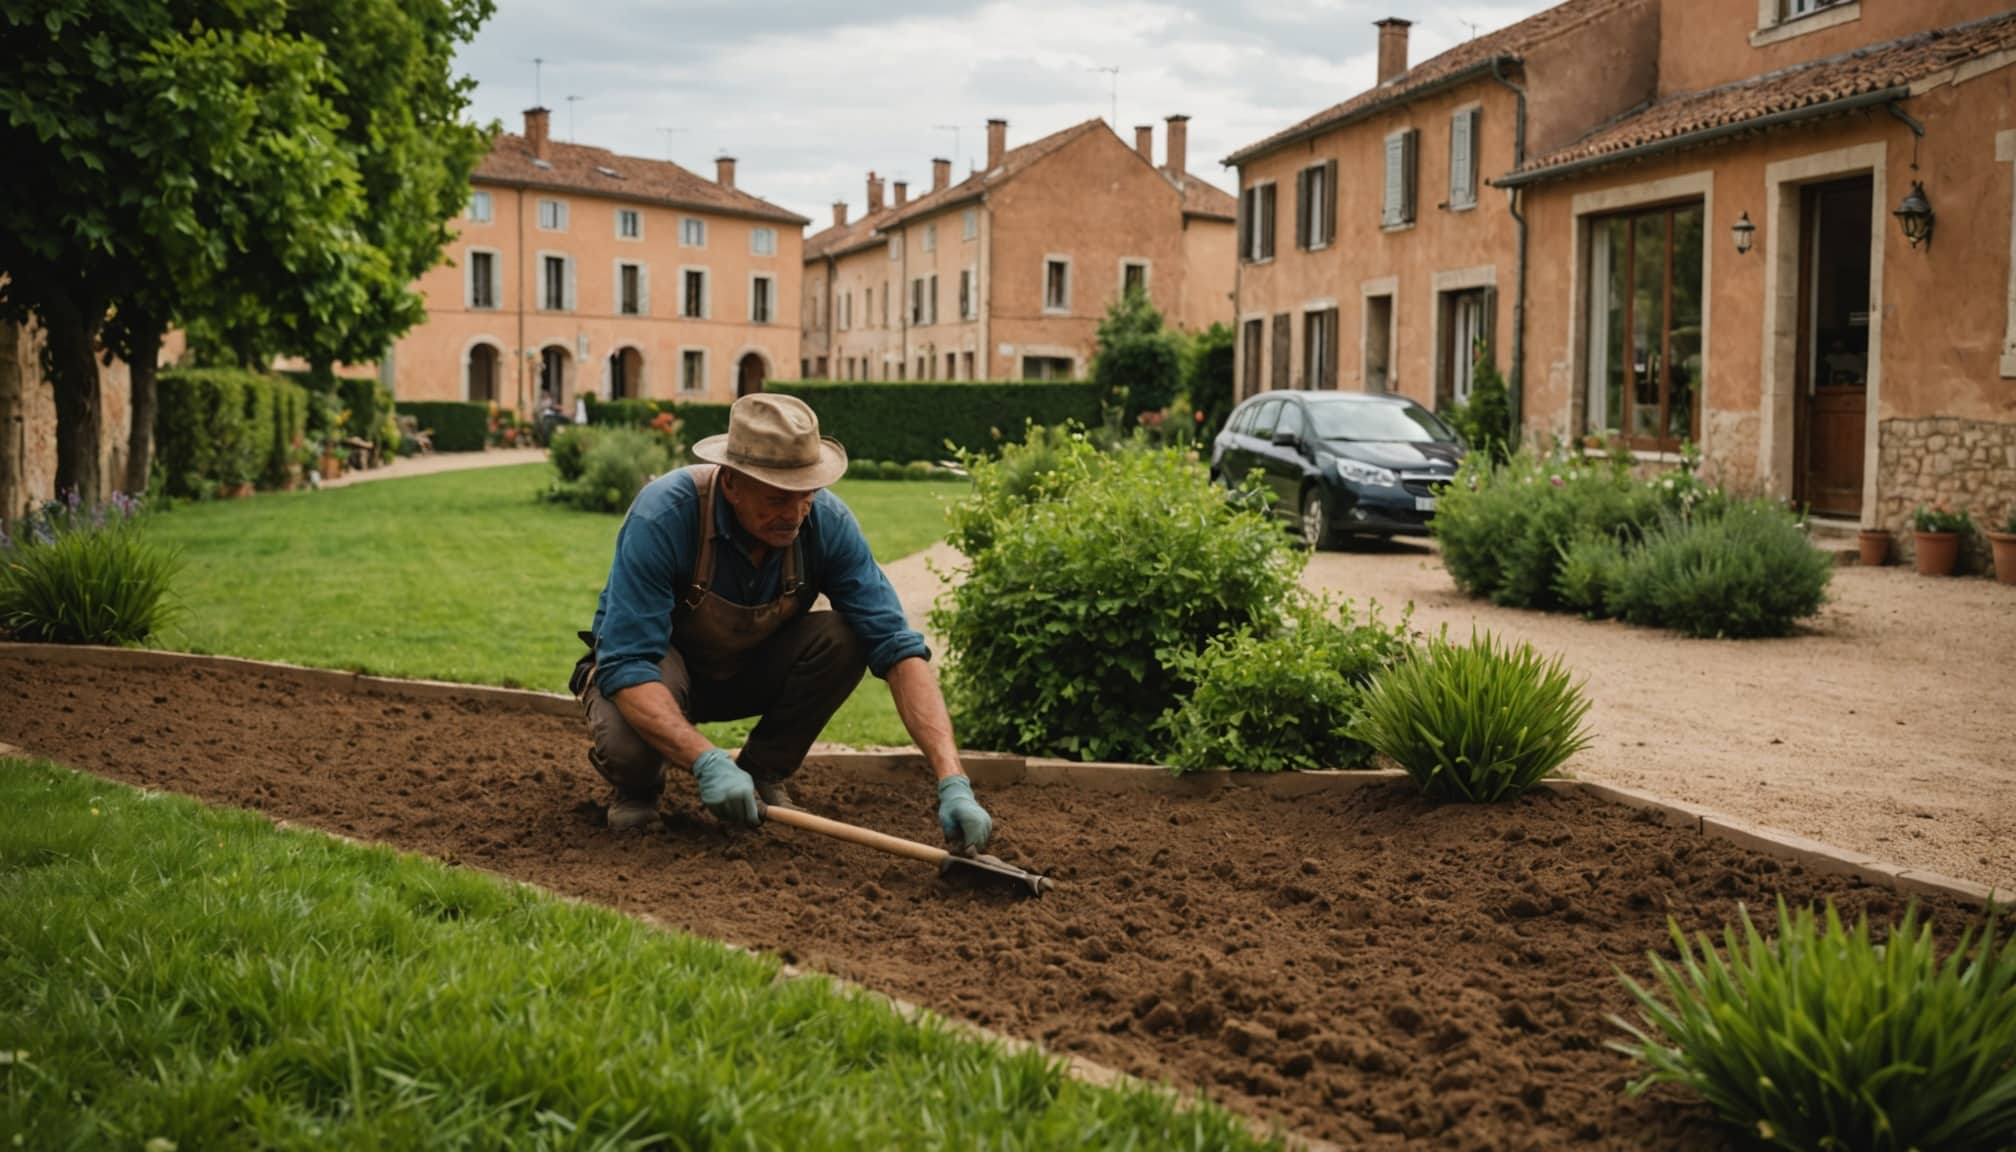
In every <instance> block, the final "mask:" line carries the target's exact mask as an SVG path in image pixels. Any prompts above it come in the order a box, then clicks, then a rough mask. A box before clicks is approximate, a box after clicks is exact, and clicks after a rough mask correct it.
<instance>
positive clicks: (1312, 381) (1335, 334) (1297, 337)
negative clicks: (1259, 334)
mask: <svg viewBox="0 0 2016 1152" xmlns="http://www.w3.org/2000/svg"><path fill="white" fill-rule="evenodd" d="M1333 310H1334V311H1337V313H1338V317H1337V329H1338V330H1336V331H1332V332H1330V333H1329V337H1330V339H1331V340H1332V341H1334V342H1335V343H1337V344H1338V345H1339V347H1338V348H1335V349H1332V351H1333V352H1335V353H1336V354H1337V376H1338V380H1337V384H1338V390H1339V391H1342V390H1343V383H1344V381H1343V376H1344V357H1343V354H1342V353H1343V348H1342V345H1343V343H1344V339H1343V332H1342V329H1343V327H1344V317H1343V312H1342V310H1341V309H1339V308H1338V306H1337V300H1336V298H1335V297H1332V296H1326V297H1323V298H1322V299H1320V300H1304V301H1303V302H1302V312H1301V316H1302V323H1300V324H1297V325H1296V326H1295V330H1294V332H1293V333H1292V334H1291V337H1290V341H1289V342H1290V343H1292V344H1298V345H1300V347H1299V348H1298V349H1297V350H1296V351H1295V352H1294V353H1291V355H1295V356H1296V357H1297V359H1296V363H1297V364H1299V365H1300V366H1301V369H1302V380H1301V382H1300V383H1299V384H1296V385H1295V386H1296V387H1298V388H1307V389H1310V390H1312V391H1314V390H1316V389H1319V388H1320V387H1321V384H1320V383H1319V381H1318V377H1319V376H1320V375H1321V374H1322V372H1323V360H1322V358H1321V357H1318V356H1315V355H1313V350H1312V349H1311V347H1310V344H1309V318H1310V317H1311V316H1321V315H1326V314H1328V313H1329V312H1331V311H1333ZM1290 381H1291V382H1293V377H1290Z"/></svg>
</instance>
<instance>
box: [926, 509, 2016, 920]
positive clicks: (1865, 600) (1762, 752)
mask: <svg viewBox="0 0 2016 1152" xmlns="http://www.w3.org/2000/svg"><path fill="white" fill-rule="evenodd" d="M958 561H959V556H958V554H957V553H956V552H954V551H953V550H952V549H951V548H950V547H949V546H946V545H943V544H941V545H939V546H937V547H936V548H933V549H931V550H930V551H928V552H924V553H920V554H918V555H915V556H910V557H906V558H904V559H903V560H900V561H898V562H897V563H895V564H892V565H890V566H889V569H888V570H889V575H890V579H891V581H892V582H893V583H895V585H896V588H897V591H898V593H899V594H900V595H901V596H902V597H903V603H904V607H905V609H906V610H907V611H908V612H909V613H910V616H911V619H912V621H913V622H915V623H921V621H922V618H923V617H922V612H923V609H924V608H926V607H928V606H929V604H930V602H931V599H932V598H933V597H934V596H936V595H937V594H938V592H939V589H940V585H939V583H938V581H937V580H936V579H935V578H934V577H932V576H931V575H930V574H929V572H928V571H927V569H926V564H927V563H931V562H935V563H936V564H937V565H938V566H939V567H941V568H942V567H949V566H951V565H953V564H956V563H957V562H958ZM1303 583H1304V584H1306V585H1307V586H1309V587H1311V588H1320V589H1326V590H1329V591H1332V592H1335V593H1339V594H1341V595H1344V596H1348V597H1350V598H1351V599H1353V600H1355V601H1357V602H1358V603H1359V604H1360V605H1361V606H1362V605H1363V604H1364V603H1365V602H1366V601H1373V600H1376V601H1377V602H1378V603H1379V604H1380V605H1382V606H1383V607H1384V608H1386V609H1387V610H1388V611H1389V612H1397V611H1398V610H1399V609H1400V608H1401V607H1402V606H1403V605H1405V604H1407V603H1409V602H1410V601H1411V602H1412V603H1413V604H1414V609H1415V611H1414V620H1415V625H1416V626H1417V627H1419V628H1421V629H1423V630H1427V631H1433V630H1435V629H1437V628H1440V627H1441V626H1443V625H1445V624H1446V625H1447V626H1448V627H1449V630H1450V633H1451V635H1452V636H1467V635H1468V634H1469V631H1470V628H1471V627H1472V625H1473V624H1474V625H1475V626H1476V627H1478V628H1486V629H1490V630H1492V631H1494V632H1496V633H1499V634H1500V635H1503V636H1506V637H1510V638H1514V639H1519V640H1526V641H1530V642H1532V644H1533V645H1534V646H1535V647H1536V648H1538V649H1540V650H1541V651H1543V652H1545V653H1549V654H1553V653H1559V654H1561V655H1562V656H1563V657H1564V658H1565V659H1566V661H1567V663H1568V665H1569V666H1570V667H1571V668H1572V669H1573V670H1574V671H1575V672H1576V674H1577V675H1578V676H1580V677H1583V678H1585V679H1586V691H1587V692H1588V694H1589V697H1590V700H1591V709H1590V717H1589V723H1590V726H1591V727H1592V729H1593V730H1594V732H1595V734H1596V742H1595V745H1594V746H1593V747H1591V748H1590V749H1589V750H1588V751H1587V752H1585V753H1583V754H1582V755H1581V756H1579V757H1577V758H1576V759H1575V760H1574V761H1573V762H1571V764H1570V766H1569V767H1570V771H1571V772H1572V773H1573V774H1574V775H1577V776H1581V777H1584V778H1587V779H1592V780H1601V781H1605V782H1608V783H1613V784H1622V785H1625V786H1628V787H1633V788H1642V789H1644V790H1646V791H1649V792H1654V793H1657V794H1659V795H1661V796H1665V797H1668V798H1671V799H1675V800H1682V801H1686V802H1689V803H1694V804H1700V805H1703V806H1706V807H1709V808H1713V809H1716V810H1718V811H1721V812H1726V813H1728V814H1729V815H1732V816H1737V817H1740V818H1742V819H1745V820H1750V821H1754V822H1756V823H1759V824H1765V825H1769V826H1771V827H1774V828H1780V829H1784V830H1786V831H1789V832H1795V833H1798V834H1800V835H1802V836H1809V837H1812V838H1814V839H1817V840H1823V841H1826V842H1827V843H1830V844H1834V845H1838V846H1840V847H1843V848H1852V849H1857V850H1860V851H1866V852H1870V853H1872V854H1875V855H1877V856H1878V857H1879V858H1880V859H1883V860H1886V861H1890V862H1893V863H1897V864H1904V865H1910V866H1915V867H1919V868H1930V869H1933V870H1935V871H1938V872H1943V873H1945V874H1947V875H1949V876H1957V877H1961V878H1964V879H1968V880H1973V881H1976V882H1979V883H1983V884H1990V885H1993V886H1995V887H1997V888H2001V889H2008V890H2012V891H2016V588H2012V587H2009V586H2006V585H2000V584H1995V583H1992V582H1990V581H1986V580H1978V579H1962V580H1935V579H1930V578H1922V577H1919V576H1917V575H1915V574H1913V573H1912V572H1911V571H1910V570H1909V569H1904V568H1881V569H1870V568H1843V569H1840V570H1839V571H1837V572H1836V573H1835V578H1834V585H1833V591H1832V602H1831V603H1830V604H1829V605H1828V607H1827V608H1826V610H1825V611H1823V612H1822V613H1821V615H1820V617H1819V618H1818V619H1817V620H1816V621H1814V622H1813V624H1812V626H1811V627H1809V628H1808V629H1807V630H1806V632H1804V633H1803V634H1801V635H1798V636H1794V637H1791V638H1788V639H1783V640H1750V641H1711V640H1689V639H1684V638H1682V637H1679V636H1675V635H1671V634H1668V633H1665V632H1658V631H1652V630H1649V629H1642V628H1630V627H1626V626H1625V625H1622V624H1618V623H1616V622H1614V621H1605V622H1592V621H1587V620H1582V619H1580V618H1577V617H1573V616H1561V615H1550V614H1546V613H1539V612H1527V611H1521V610H1517V609H1506V608H1497V607H1494V606H1492V605H1491V604H1489V603H1487V602H1483V601H1475V600H1471V599H1469V598H1468V597H1465V596H1463V595H1462V594H1461V593H1459V592H1458V591H1457V590H1456V588H1455V585H1454V584H1453V583H1452V582H1451V581H1450V579H1449V576H1448V574H1447V573H1446V572H1444V571H1443V569H1442V565H1441V562H1440V559H1439V558H1438V557H1437V555H1436V553H1435V550H1434V548H1433V546H1432V545H1406V544H1396V545H1391V546H1387V547H1383V548H1367V549H1364V550H1359V551H1351V552H1334V553H1324V554H1322V555H1319V556H1316V557H1314V558H1313V559H1312V560H1311V562H1310V565H1309V569H1308V572H1307V574H1306V575H1305V576H1304V578H1303ZM934 647H937V645H936V644H935V643H934Z"/></svg>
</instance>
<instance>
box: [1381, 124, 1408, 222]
mask: <svg viewBox="0 0 2016 1152" xmlns="http://www.w3.org/2000/svg"><path fill="white" fill-rule="evenodd" d="M1405 139H1406V138H1405V137H1404V136H1400V135H1393V136H1388V137H1387V138H1386V183H1385V186H1384V189H1383V191H1384V196H1383V198H1382V202H1383V208H1382V210H1381V212H1380V214H1379V223H1380V224H1381V225H1382V226H1384V227H1387V228H1391V227H1393V226H1394V225H1396V224H1399V223H1401V222H1402V217H1401V215H1400V212H1401V206H1402V203H1403V201H1402V195H1403V190H1402V187H1401V184H1402V181H1403V177H1402V175H1401V171H1402V165H1403V164H1404V163H1405V155H1406V144H1405V142H1404V141H1405Z"/></svg>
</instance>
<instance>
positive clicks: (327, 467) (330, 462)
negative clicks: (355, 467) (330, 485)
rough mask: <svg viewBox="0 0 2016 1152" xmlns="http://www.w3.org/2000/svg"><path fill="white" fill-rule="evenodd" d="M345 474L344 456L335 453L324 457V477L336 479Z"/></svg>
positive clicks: (325, 478)
mask: <svg viewBox="0 0 2016 1152" xmlns="http://www.w3.org/2000/svg"><path fill="white" fill-rule="evenodd" d="M341 475H343V458H342V457H341V456H337V455H334V454H331V455H327V456H324V457H322V479H324V480H334V479H336V478H337V477H338V476H341Z"/></svg>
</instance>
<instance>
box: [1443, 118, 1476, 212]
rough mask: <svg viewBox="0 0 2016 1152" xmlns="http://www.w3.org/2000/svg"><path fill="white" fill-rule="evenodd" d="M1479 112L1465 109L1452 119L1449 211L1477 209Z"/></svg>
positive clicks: (1450, 123)
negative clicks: (1450, 209)
mask: <svg viewBox="0 0 2016 1152" xmlns="http://www.w3.org/2000/svg"><path fill="white" fill-rule="evenodd" d="M1477 118H1478V110H1477V109H1475V108H1465V109H1464V110H1463V111H1461V112H1458V113H1456V114H1455V115H1454V116H1451V117H1450V118H1449V207H1451V208H1454V209H1458V210H1461V209H1464V208H1475V207H1476V206H1477Z"/></svg>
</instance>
